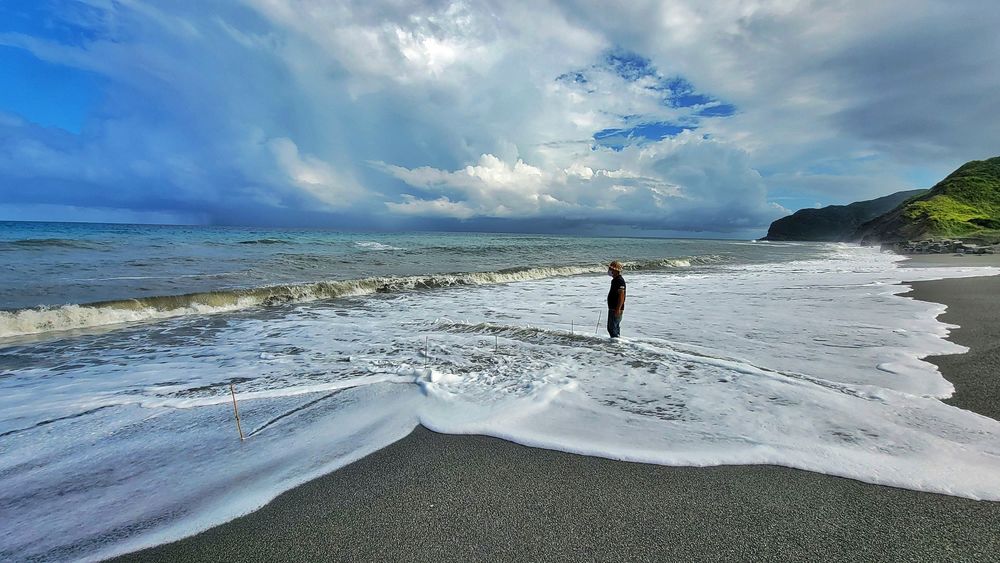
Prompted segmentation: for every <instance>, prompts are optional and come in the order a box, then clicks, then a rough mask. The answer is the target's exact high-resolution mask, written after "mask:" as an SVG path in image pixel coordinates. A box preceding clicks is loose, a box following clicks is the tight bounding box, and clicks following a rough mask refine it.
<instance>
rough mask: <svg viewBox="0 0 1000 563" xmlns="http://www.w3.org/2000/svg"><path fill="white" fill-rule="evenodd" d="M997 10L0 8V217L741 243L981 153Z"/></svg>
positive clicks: (988, 144)
mask: <svg viewBox="0 0 1000 563" xmlns="http://www.w3.org/2000/svg"><path fill="white" fill-rule="evenodd" d="M998 24H1000V6H998V5H996V4H995V3H990V2H965V3H962V5H960V6H956V5H953V4H952V3H947V2H940V1H933V0H915V1H908V2H903V1H902V0H886V1H881V2H877V3H863V2H860V1H834V2H818V1H817V2H805V1H803V2H795V1H788V0H773V1H726V2H721V1H720V2H712V3H705V2H697V1H695V0H685V1H672V2H633V3H628V4H627V5H619V6H615V7H614V8H613V9H611V8H608V7H607V5H606V3H601V2H588V1H577V2H569V1H565V2H537V3H531V4H528V3H498V2H447V1H441V2H438V1H423V2H419V1H414V2H364V3H361V2H357V3H355V2H319V1H311V0H240V1H233V2H216V1H201V2H194V1H178V2H170V3H154V2H142V1H139V0H120V1H115V2H112V1H111V0H83V1H67V0H46V1H41V2H27V1H24V2H20V1H15V2H12V3H6V4H5V6H3V7H0V77H2V80H3V83H4V85H5V87H4V88H3V92H2V93H0V194H2V197H3V199H2V201H0V220H18V219H22V220H79V221H96V222H100V221H108V222H143V223H184V224H211V225H247V226H293V227H322V228H333V229H343V230H358V229H365V230H462V231H473V230H482V231H517V232H559V233H577V234H615V235H621V234H648V235H669V236H721V237H747V238H752V237H756V236H759V235H762V234H763V232H765V231H766V229H767V226H768V224H769V223H770V222H771V221H773V220H774V219H777V218H778V217H781V216H783V215H787V214H788V213H790V212H791V211H794V210H796V209H799V208H802V207H813V206H823V205H830V204H846V203H850V202H852V201H858V200H862V199H871V198H875V197H880V196H883V195H887V194H889V193H893V192H896V191H900V190H907V189H913V188H926V187H930V186H931V185H933V184H934V183H935V182H937V181H938V180H940V179H941V178H943V177H944V176H945V175H947V174H948V173H949V172H951V171H952V170H953V169H955V168H956V167H958V166H959V165H961V164H962V163H964V162H966V161H969V160H977V159H983V158H989V157H992V156H996V155H997V154H1000V123H996V121H997V120H998V119H1000V118H998V116H1000V99H998V98H997V97H996V96H995V95H993V93H995V92H997V91H1000V63H998V62H997V60H996V57H995V53H997V52H1000V34H997V33H996V31H995V30H996V29H997V27H998Z"/></svg>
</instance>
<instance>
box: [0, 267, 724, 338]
mask: <svg viewBox="0 0 1000 563" xmlns="http://www.w3.org/2000/svg"><path fill="white" fill-rule="evenodd" d="M691 260H692V259H664V260H655V261H648V262H636V263H631V264H630V265H631V267H632V268H634V269H663V268H674V267H686V266H690V265H691ZM693 260H695V261H697V262H698V263H709V262H712V261H714V260H715V258H714V257H703V258H695V259H693ZM602 271H604V266H602V265H580V266H551V267H537V268H516V269H510V270H500V271H494V272H469V273H457V274H435V275H428V276H401V277H370V278H362V279H354V280H332V281H324V282H316V283H302V284H293V285H275V286H265V287H255V288H246V289H232V290H220V291H212V292H204V293H193V294H188V295H168V296H159V297H145V298H138V299H125V300H119V301H109V302H103V303H93V304H84V305H78V304H70V305H63V306H57V307H40V308H33V309H21V310H17V311H0V338H11V337H16V336H24V335H31V334H43V333H47V332H60V331H67V330H78V329H87V328H96V327H107V326H113V325H120V324H125V323H135V322H142V321H155V320H161V319H169V318H174V317H183V316H188V315H207V314H215V313H229V312H233V311H238V310H243V309H249V308H252V307H260V306H264V305H273V304H280V303H288V302H295V303H308V302H310V301H316V300H320V299H333V298H338V297H356V296H364V295H372V294H374V293H388V292H399V291H411V290H416V289H435V288H444V287H452V286H476V285H493V284H502V283H511V282H521V281H531V280H540V279H545V278H553V277H566V276H575V275H580V274H592V273H597V272H602Z"/></svg>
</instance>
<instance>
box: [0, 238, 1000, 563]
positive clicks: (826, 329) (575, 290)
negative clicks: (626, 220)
mask: <svg viewBox="0 0 1000 563" xmlns="http://www.w3.org/2000/svg"><path fill="white" fill-rule="evenodd" d="M612 259H618V260H622V261H623V262H625V263H626V272H625V277H626V279H627V281H628V302H627V305H626V310H625V316H624V320H623V323H622V333H623V335H624V338H623V339H621V340H619V341H610V340H609V339H608V338H607V337H606V332H605V330H604V328H603V324H604V320H605V315H606V305H605V303H604V298H605V295H606V293H607V287H608V284H609V279H608V278H607V277H606V276H604V270H605V266H604V264H606V263H607V262H608V261H610V260H612ZM0 262H2V265H3V269H2V272H3V274H2V275H3V277H2V279H0V308H3V309H4V310H3V311H2V312H0V336H2V338H0V559H26V558H33V557H40V558H49V559H93V558H99V557H104V556H108V555H111V554H115V553H121V552H123V551H127V550H131V549H136V548H139V547H142V546H147V545H152V544H155V543H161V542H164V541H169V540H171V539H176V538H179V537H182V536H184V535H188V534H191V533H194V532H197V531H199V530H202V529H205V528H206V527H209V526H211V525H214V524H218V523H221V522H224V521H226V520H228V519H231V518H233V517H235V516H237V515H239V514H244V513H246V512H249V511H251V510H254V509H255V508H258V507H260V506H262V505H263V504H264V503H266V502H267V501H268V500H270V499H272V498H273V497H274V496H276V495H277V494H279V493H281V492H282V491H284V490H287V489H288V488H290V487H292V486H295V485H297V484H299V483H302V482H304V481H306V480H308V479H311V478H313V477H316V476H319V475H322V474H324V473H326V472H329V471H331V470H333V469H336V468H337V467H341V466H343V465H345V464H347V463H350V462H351V461H353V460H356V459H359V458H360V457H363V456H365V455H367V454H369V453H371V452H373V451H375V450H377V449H379V448H381V447H384V446H386V445H388V444H391V443H392V442H394V441H396V440H398V439H400V438H402V437H404V436H405V435H407V434H408V433H409V432H410V431H411V430H412V429H413V428H414V427H415V426H416V425H418V424H423V425H425V426H427V427H428V428H431V429H432V430H436V431H439V432H447V433H467V434H471V433H476V434H486V435H491V436H498V437H501V438H506V439H509V440H513V441H515V442H518V443H522V444H526V445H530V446H537V447H544V448H552V449H559V450H564V451H569V452H575V453H580V454H586V455H596V456H602V457H609V458H614V459H624V460H632V461H642V462H649V463H657V464H664V465H695V466H702V465H715V464H754V463H769V464H777V465H784V466H788V467H796V468H801V469H807V470H810V471H817V472H821V473H826V474H831V475H839V476H844V477H850V478H854V479H859V480H862V481H866V482H870V483H880V484H886V485H893V486H898V487H905V488H910V489H914V490H921V491H931V492H938V493H945V494H951V495H957V496H963V497H967V498H974V499H990V500H1000V422H997V421H995V420H992V419H989V418H987V417H984V416H980V415H978V414H975V413H971V412H968V411H963V410H961V409H958V408H956V407H952V406H949V405H946V404H944V403H942V402H941V400H940V399H942V398H946V397H948V396H950V395H951V394H952V392H953V388H952V386H951V384H950V383H949V382H947V381H946V380H945V379H944V378H942V376H941V375H940V373H939V372H938V371H937V369H936V368H935V366H933V365H932V364H929V363H926V362H924V361H922V360H921V358H922V357H925V356H926V355H930V354H946V353H960V352H962V351H964V349H963V348H962V347H960V346H958V345H955V344H952V343H950V342H948V341H946V340H945V339H944V338H945V337H946V336H947V334H948V329H949V328H950V327H949V326H948V325H945V324H942V323H940V322H938V321H937V320H936V317H937V315H939V314H940V313H941V312H943V311H944V306H942V305H937V304H933V303H924V302H919V301H915V300H912V299H908V298H905V297H900V296H899V294H900V293H902V292H905V291H906V289H907V288H906V286H905V285H901V284H900V282H902V281H905V280H918V279H932V278H938V277H958V276H969V275H984V274H995V273H998V272H997V271H995V270H992V269H988V268H948V269H942V268H932V269H919V268H906V269H902V268H900V267H899V264H898V262H899V258H898V257H896V256H893V255H890V254H882V253H880V252H879V251H878V249H872V248H860V247H853V246H849V245H837V244H793V243H762V242H755V241H700V240H664V239H626V238H618V239H610V238H578V237H556V236H519V235H491V234H392V235H386V234H377V235H376V234H342V233H329V232H323V231H305V230H302V231H292V230H270V231H262V230H251V229H230V228H201V227H149V226H129V225H76V224H42V223H39V224H30V223H10V224H5V225H2V226H0ZM230 384H234V386H235V390H236V393H237V397H238V398H239V407H240V414H241V422H242V428H243V432H244V434H245V435H246V440H245V441H240V439H239V435H238V433H237V429H236V425H235V420H234V416H233V405H232V398H231V392H230Z"/></svg>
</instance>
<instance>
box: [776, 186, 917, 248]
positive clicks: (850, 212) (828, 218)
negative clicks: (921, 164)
mask: <svg viewBox="0 0 1000 563" xmlns="http://www.w3.org/2000/svg"><path fill="white" fill-rule="evenodd" d="M927 191H928V190H926V189H923V190H909V191H905V192H896V193H894V194H892V195H887V196H884V197H880V198H878V199H870V200H867V201H858V202H855V203H852V204H850V205H828V206H826V207H822V208H818V209H816V208H806V209H800V210H798V211H796V212H795V213H793V214H791V215H789V216H787V217H782V218H781V219H778V220H777V221H775V222H773V223H771V227H770V228H769V229H768V230H767V236H766V237H764V240H799V241H816V242H839V241H848V240H855V233H856V232H857V230H858V228H859V227H860V226H861V225H862V224H864V223H866V222H868V221H871V220H872V219H875V218H877V217H879V216H881V215H883V214H885V213H888V212H889V211H892V210H893V209H895V208H896V207H898V206H899V205H900V204H901V203H903V202H905V201H906V200H908V199H910V198H912V197H916V196H919V195H921V194H924V193H926V192H927Z"/></svg>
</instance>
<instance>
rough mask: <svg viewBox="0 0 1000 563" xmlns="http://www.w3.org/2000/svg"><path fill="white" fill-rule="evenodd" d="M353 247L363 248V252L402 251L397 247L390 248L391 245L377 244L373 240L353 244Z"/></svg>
mask: <svg viewBox="0 0 1000 563" xmlns="http://www.w3.org/2000/svg"><path fill="white" fill-rule="evenodd" d="M354 246H356V247H358V248H364V249H365V250H403V249H402V248H399V247H397V246H392V245H391V244H385V243H382V242H377V241H373V240H362V241H358V242H355V243H354Z"/></svg>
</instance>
